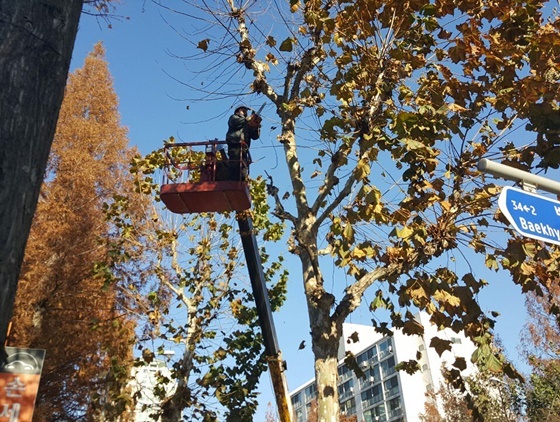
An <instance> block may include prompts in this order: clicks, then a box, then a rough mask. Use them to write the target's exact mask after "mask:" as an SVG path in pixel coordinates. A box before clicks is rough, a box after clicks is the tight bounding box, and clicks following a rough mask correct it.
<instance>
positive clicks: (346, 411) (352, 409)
mask: <svg viewBox="0 0 560 422" xmlns="http://www.w3.org/2000/svg"><path fill="white" fill-rule="evenodd" d="M340 412H341V413H342V414H343V415H347V416H349V415H355V414H356V399H355V398H351V399H350V400H346V401H345V402H343V403H342V404H341V405H340Z"/></svg>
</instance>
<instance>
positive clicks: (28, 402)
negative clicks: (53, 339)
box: [0, 347, 45, 422]
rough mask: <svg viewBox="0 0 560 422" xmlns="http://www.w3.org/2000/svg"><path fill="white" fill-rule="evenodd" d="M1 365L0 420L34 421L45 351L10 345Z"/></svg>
mask: <svg viewBox="0 0 560 422" xmlns="http://www.w3.org/2000/svg"><path fill="white" fill-rule="evenodd" d="M6 353H7V354H8V361H7V362H6V364H5V365H4V366H0V422H31V420H32V418H33V409H34V407H35V398H36V397H37V390H38V389H39V381H40V379H41V371H42V369H43V361H44V359H45V351H44V350H40V349H18V348H15V347H6Z"/></svg>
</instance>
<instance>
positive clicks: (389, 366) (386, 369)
mask: <svg viewBox="0 0 560 422" xmlns="http://www.w3.org/2000/svg"><path fill="white" fill-rule="evenodd" d="M395 372H396V371H395V357H394V356H391V357H390V358H389V359H387V360H384V361H383V362H381V373H382V375H383V378H387V377H388V376H390V375H392V374H394V373H395Z"/></svg>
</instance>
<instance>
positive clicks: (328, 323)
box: [300, 233, 342, 422]
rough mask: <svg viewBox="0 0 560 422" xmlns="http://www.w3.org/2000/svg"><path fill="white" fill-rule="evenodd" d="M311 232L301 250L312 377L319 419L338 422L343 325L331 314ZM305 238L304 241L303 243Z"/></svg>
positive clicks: (305, 236)
mask: <svg viewBox="0 0 560 422" xmlns="http://www.w3.org/2000/svg"><path fill="white" fill-rule="evenodd" d="M312 237H313V235H312V233H307V235H302V236H301V237H300V241H301V242H302V245H305V246H303V247H302V248H301V250H300V259H301V263H302V266H303V274H304V283H305V293H306V297H307V305H308V311H309V321H310V328H311V339H312V347H313V354H314V356H315V380H316V383H317V416H318V417H317V420H318V422H337V421H338V419H339V414H340V405H339V403H338V385H337V378H338V343H339V339H340V336H341V335H342V325H341V324H340V323H338V322H337V321H335V320H333V318H331V315H330V311H331V308H332V306H333V305H334V297H333V296H332V295H331V294H329V293H328V292H326V291H325V289H324V287H323V279H322V276H321V273H320V270H319V265H318V260H317V252H316V251H317V248H316V246H315V243H314V241H313V240H311V239H312ZM303 242H305V243H303Z"/></svg>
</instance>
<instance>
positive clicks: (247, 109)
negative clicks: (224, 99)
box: [234, 106, 251, 113]
mask: <svg viewBox="0 0 560 422" xmlns="http://www.w3.org/2000/svg"><path fill="white" fill-rule="evenodd" d="M239 110H245V113H247V112H248V111H249V110H251V109H250V108H249V107H246V106H239V107H237V108H236V109H235V111H234V113H237V112H238V111H239Z"/></svg>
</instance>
